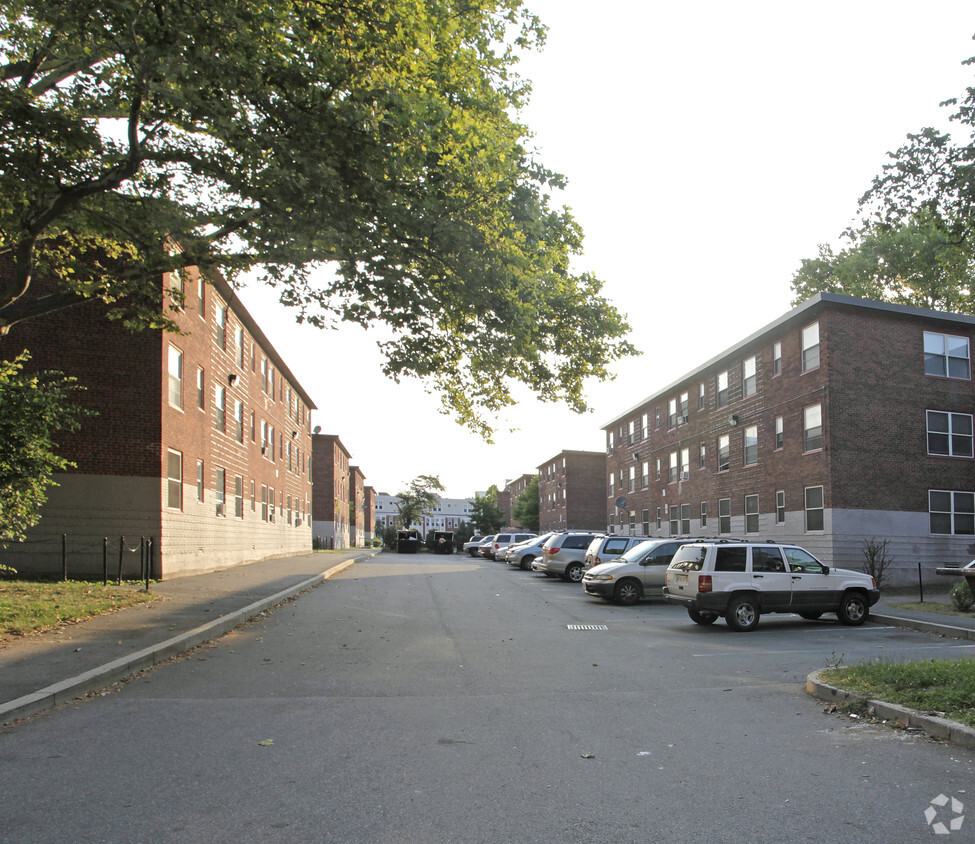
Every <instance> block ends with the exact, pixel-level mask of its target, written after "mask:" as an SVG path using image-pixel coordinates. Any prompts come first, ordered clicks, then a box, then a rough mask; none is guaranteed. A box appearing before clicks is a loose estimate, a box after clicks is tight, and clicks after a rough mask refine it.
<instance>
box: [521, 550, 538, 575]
mask: <svg viewBox="0 0 975 844" xmlns="http://www.w3.org/2000/svg"><path fill="white" fill-rule="evenodd" d="M534 560H535V557H534V556H533V555H531V554H525V556H524V557H522V558H521V568H522V570H523V571H531V570H532V562H534Z"/></svg>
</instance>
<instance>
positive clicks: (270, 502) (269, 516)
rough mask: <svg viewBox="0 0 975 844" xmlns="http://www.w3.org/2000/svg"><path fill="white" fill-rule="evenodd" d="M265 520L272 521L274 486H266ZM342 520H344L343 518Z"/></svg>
mask: <svg viewBox="0 0 975 844" xmlns="http://www.w3.org/2000/svg"><path fill="white" fill-rule="evenodd" d="M267 510H268V512H267V520H268V521H269V522H273V521H274V487H273V486H269V487H268V488H267ZM343 522H344V520H343Z"/></svg>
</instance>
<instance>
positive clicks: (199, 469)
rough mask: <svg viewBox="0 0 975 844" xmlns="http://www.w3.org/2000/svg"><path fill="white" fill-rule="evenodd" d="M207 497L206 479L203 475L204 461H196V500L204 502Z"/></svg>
mask: <svg viewBox="0 0 975 844" xmlns="http://www.w3.org/2000/svg"><path fill="white" fill-rule="evenodd" d="M205 497H206V481H205V480H204V475H203V461H202V460H197V461H196V500H197V501H200V502H202V501H203V500H204V498H205Z"/></svg>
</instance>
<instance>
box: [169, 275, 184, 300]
mask: <svg viewBox="0 0 975 844" xmlns="http://www.w3.org/2000/svg"><path fill="white" fill-rule="evenodd" d="M169 297H170V299H171V300H172V302H173V304H174V305H175V306H176V307H177V308H179V310H183V303H184V301H185V299H186V296H185V295H184V291H183V275H182V272H179V271H178V272H174V273H170V274H169Z"/></svg>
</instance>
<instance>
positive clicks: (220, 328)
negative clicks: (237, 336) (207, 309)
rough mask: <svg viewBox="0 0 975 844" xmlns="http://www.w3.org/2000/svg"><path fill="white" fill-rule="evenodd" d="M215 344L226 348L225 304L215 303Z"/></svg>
mask: <svg viewBox="0 0 975 844" xmlns="http://www.w3.org/2000/svg"><path fill="white" fill-rule="evenodd" d="M217 345H218V346H220V348H221V349H224V350H225V351H226V349H227V306H226V305H217Z"/></svg>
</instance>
